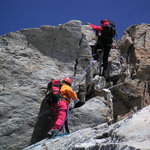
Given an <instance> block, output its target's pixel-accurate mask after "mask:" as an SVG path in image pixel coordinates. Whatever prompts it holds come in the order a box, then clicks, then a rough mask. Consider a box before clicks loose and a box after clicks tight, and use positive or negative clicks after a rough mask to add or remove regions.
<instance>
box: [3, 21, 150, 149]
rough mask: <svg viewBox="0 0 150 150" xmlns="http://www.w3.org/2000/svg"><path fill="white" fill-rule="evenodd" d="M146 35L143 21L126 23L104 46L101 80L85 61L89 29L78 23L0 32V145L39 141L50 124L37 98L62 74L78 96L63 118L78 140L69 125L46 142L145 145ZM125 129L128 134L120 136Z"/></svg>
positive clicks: (149, 36) (91, 37)
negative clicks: (106, 48)
mask: <svg viewBox="0 0 150 150" xmlns="http://www.w3.org/2000/svg"><path fill="white" fill-rule="evenodd" d="M149 40H150V25H149V24H141V25H133V26H131V27H129V28H127V29H126V31H125V32H124V34H123V36H122V38H121V39H120V40H119V41H118V42H117V43H115V44H116V48H115V49H111V52H110V57H109V68H108V72H107V74H108V77H107V78H104V77H103V76H101V67H100V66H101V61H99V62H97V61H93V60H92V49H93V47H94V45H95V34H94V32H93V31H92V29H91V28H90V27H89V26H88V25H82V23H81V21H77V20H72V21H69V22H67V23H65V24H62V25H58V26H56V27H54V26H42V27H40V28H34V29H32V28H31V29H23V30H20V31H17V32H12V33H9V34H6V35H4V36H1V37H0V53H1V55H0V61H1V63H0V64H1V65H0V67H1V72H0V74H1V75H0V81H1V82H0V99H1V101H0V103H1V105H0V118H1V119H0V140H1V145H0V149H9V150H11V149H15V150H17V149H23V148H25V147H27V146H28V145H29V144H35V143H36V142H38V141H40V140H42V139H44V138H45V134H46V132H47V130H48V129H49V126H51V121H50V120H48V119H47V118H48V115H49V108H47V107H46V105H45V103H44V102H43V99H44V97H45V92H46V86H47V83H48V82H49V81H50V79H52V78H56V77H57V79H62V78H63V77H66V76H68V77H72V78H73V79H74V85H73V87H74V89H75V91H76V92H77V93H78V96H79V98H80V100H81V102H80V104H79V106H78V107H77V108H75V109H74V110H73V112H72V116H71V118H70V119H71V122H72V123H73V125H74V126H75V127H76V128H77V130H78V131H79V132H82V133H84V135H83V136H81V135H80V139H78V140H77V137H79V133H78V132H77V131H76V132H75V131H74V130H73V129H72V128H71V125H70V129H71V132H72V134H70V135H68V136H66V137H63V139H62V138H60V139H57V140H54V141H53V140H52V141H48V142H46V145H45V146H47V147H51V149H52V148H53V149H56V148H58V146H62V148H64V149H66V148H68V149H82V148H87V149H91V148H93V147H94V148H97V149H98V148H99V149H104V148H105V149H108V148H112V147H114V149H117V148H118V149H121V148H123V147H124V149H125V148H128V149H133V148H134V149H137V148H138V149H148V147H150V145H149V144H148V143H150V142H149V138H148V137H149V135H148V130H149V129H148V127H147V126H148V125H147V123H149V119H148V117H146V116H147V115H148V114H149V112H150V111H149V106H148V105H149V103H150V98H149V93H150V81H149V80H150V72H149V71H150V69H149V67H150V65H149V61H150V59H149V58H150V57H149V55H150V51H149V47H150V44H149V43H150V41H149ZM87 66H88V68H87ZM86 68H87V70H85V69H86ZM83 71H85V72H83ZM40 105H41V106H40ZM144 107H146V108H144ZM143 108H144V109H143ZM89 112H90V113H89ZM144 115H145V118H144ZM131 116H132V117H131ZM140 116H143V118H142V117H140ZM127 117H129V118H127ZM133 118H136V119H133ZM122 119H123V120H122ZM142 119H143V124H140V125H141V126H140V125H139V122H140V121H141V122H142ZM120 120H121V121H120ZM118 121H119V122H118ZM43 122H44V124H43ZM133 122H134V123H133ZM135 127H136V128H135ZM124 129H126V133H128V134H125V135H124V132H123V131H124ZM135 129H136V130H135ZM106 131H107V132H106ZM138 131H139V132H138ZM105 133H106V134H105ZM130 133H132V134H131V135H130ZM136 133H137V134H136ZM139 135H140V136H139ZM31 137H32V138H31ZM64 139H65V142H64ZM69 139H70V140H69ZM93 139H98V140H93ZM110 139H111V140H110ZM132 139H135V140H133V141H132ZM56 141H57V142H56ZM70 141H76V142H74V143H72V142H70ZM97 141H98V143H97ZM129 141H130V142H129ZM141 141H142V142H141ZM54 143H57V144H56V145H58V146H56V145H55V144H54ZM59 143H60V145H59ZM63 143H64V144H63ZM65 143H66V144H65ZM67 143H68V144H67ZM87 143H89V144H87ZM66 145H68V146H66ZM69 145H70V146H69ZM40 146H41V145H39V146H37V147H35V148H32V149H40ZM28 148H29V147H28ZM28 148H27V149H28ZM58 149H59V148H58Z"/></svg>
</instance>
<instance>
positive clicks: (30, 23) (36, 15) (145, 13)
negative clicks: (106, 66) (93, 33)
mask: <svg viewBox="0 0 150 150" xmlns="http://www.w3.org/2000/svg"><path fill="white" fill-rule="evenodd" d="M102 19H110V20H112V21H114V22H115V23H116V28H117V31H118V39H119V38H120V37H121V36H122V34H123V32H124V31H125V29H126V28H127V27H129V26H131V25H134V24H141V23H148V24H150V0H0V36H1V35H4V34H7V33H9V32H12V31H17V30H21V29H24V28H36V27H40V26H42V25H52V26H57V25H58V24H63V23H66V22H68V21H70V20H80V21H82V24H83V25H84V24H85V23H86V22H89V23H92V24H95V25H100V24H99V22H100V20H102Z"/></svg>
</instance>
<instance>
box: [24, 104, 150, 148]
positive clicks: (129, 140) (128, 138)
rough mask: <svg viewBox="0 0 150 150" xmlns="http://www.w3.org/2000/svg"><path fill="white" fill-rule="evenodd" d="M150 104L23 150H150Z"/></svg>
mask: <svg viewBox="0 0 150 150" xmlns="http://www.w3.org/2000/svg"><path fill="white" fill-rule="evenodd" d="M149 115H150V106H147V107H145V108H143V109H142V110H140V111H139V112H138V113H135V114H133V115H132V116H131V117H129V118H126V119H124V120H121V121H119V122H117V123H115V124H113V125H110V126H108V124H107V123H104V124H101V125H98V126H95V127H93V128H90V127H89V128H86V129H82V130H79V131H80V132H78V131H76V132H74V133H72V134H70V135H67V136H63V137H60V138H57V139H49V140H43V141H41V142H39V143H36V144H35V145H32V146H31V147H28V148H25V149H24V150H28V149H32V150H41V149H51V150H53V149H58V150H59V149H61V150H66V149H69V150H79V149H81V150H82V149H87V150H91V149H94V150H95V149H98V150H108V149H111V150H149V149H150V139H149V135H150V126H149V124H150V118H149V117H148V116H149Z"/></svg>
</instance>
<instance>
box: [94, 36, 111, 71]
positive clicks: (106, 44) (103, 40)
mask: <svg viewBox="0 0 150 150" xmlns="http://www.w3.org/2000/svg"><path fill="white" fill-rule="evenodd" d="M112 42H113V41H112V38H110V37H108V36H102V35H101V36H99V37H98V41H97V43H96V46H95V50H94V54H96V55H95V56H94V59H95V60H97V59H98V57H99V55H98V53H97V50H98V49H103V71H106V70H107V66H108V57H109V52H110V49H111V44H112Z"/></svg>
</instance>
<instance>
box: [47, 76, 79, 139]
mask: <svg viewBox="0 0 150 150" xmlns="http://www.w3.org/2000/svg"><path fill="white" fill-rule="evenodd" d="M71 84H72V80H71V79H70V78H64V79H63V81H62V87H61V89H60V93H61V96H62V99H60V100H59V101H58V102H56V103H54V104H53V106H52V113H53V115H54V121H55V123H54V126H53V127H52V128H51V129H50V131H49V132H48V133H47V134H48V136H50V137H52V136H56V135H57V134H58V132H60V131H62V128H63V125H66V126H67V123H66V120H67V118H66V117H67V110H68V106H69V104H70V99H72V100H74V101H78V98H77V95H76V93H75V92H74V91H73V90H72V88H71ZM65 128H66V130H68V131H66V132H69V129H68V126H67V127H65Z"/></svg>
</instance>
